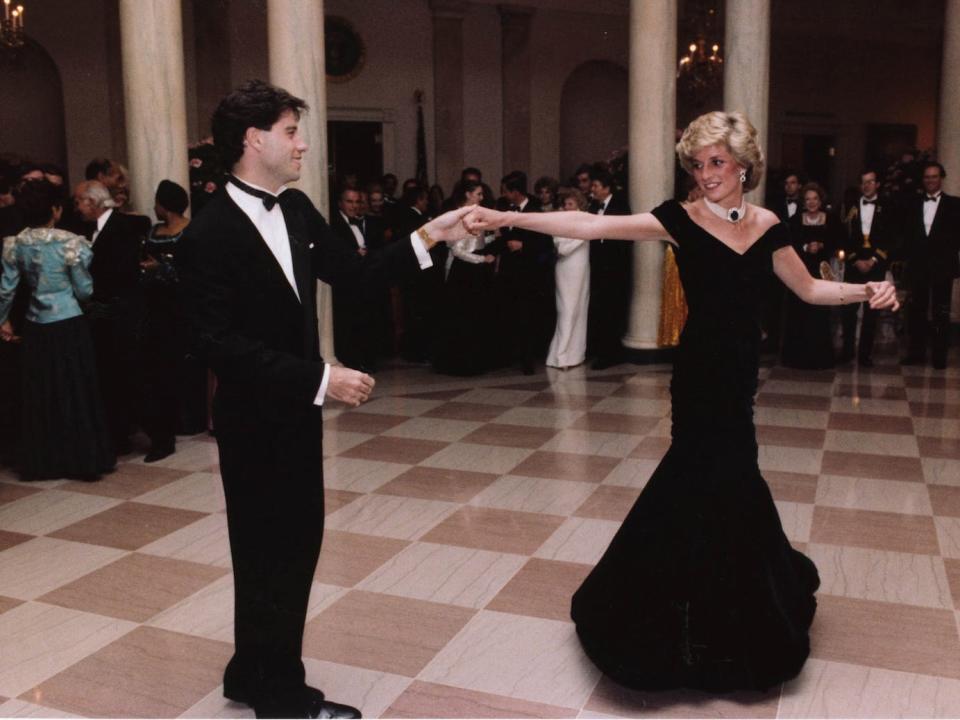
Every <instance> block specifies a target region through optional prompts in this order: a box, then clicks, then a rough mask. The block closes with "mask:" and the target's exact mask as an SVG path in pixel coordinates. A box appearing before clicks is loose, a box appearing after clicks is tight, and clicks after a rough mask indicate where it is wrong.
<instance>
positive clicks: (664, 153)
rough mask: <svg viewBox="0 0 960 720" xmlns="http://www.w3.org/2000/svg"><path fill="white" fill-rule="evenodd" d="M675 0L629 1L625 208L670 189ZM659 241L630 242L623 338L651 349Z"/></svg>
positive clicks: (649, 202) (646, 204) (655, 199)
mask: <svg viewBox="0 0 960 720" xmlns="http://www.w3.org/2000/svg"><path fill="white" fill-rule="evenodd" d="M676 57H677V2H676V0H657V1H656V2H650V0H631V2H630V128H629V135H630V208H631V210H633V212H645V211H648V210H650V209H651V208H653V207H655V206H657V205H659V204H660V203H661V202H663V201H664V200H666V199H667V198H669V197H671V196H672V194H673V169H674V145H675V142H676V141H675V138H674V135H675V132H676V131H675V126H676V116H677V103H676V97H677V70H676V64H675V61H676ZM662 285H663V245H662V244H661V243H659V242H642V243H636V244H635V245H634V248H633V302H632V303H631V305H630V320H629V324H628V326H627V335H626V337H624V339H623V344H624V345H625V346H626V347H628V348H631V349H634V350H641V351H644V350H655V349H656V348H657V329H658V327H659V324H660V294H661V288H662Z"/></svg>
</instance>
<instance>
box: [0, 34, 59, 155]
mask: <svg viewBox="0 0 960 720" xmlns="http://www.w3.org/2000/svg"><path fill="white" fill-rule="evenodd" d="M0 153H4V154H8V155H13V156H16V157H19V158H22V159H24V160H32V161H34V162H40V163H44V162H52V163H56V164H58V165H60V166H61V167H64V168H65V167H66V161H67V142H66V131H65V124H64V107H63V85H62V83H61V81H60V71H59V70H58V69H57V65H56V63H55V62H54V61H53V58H51V57H50V55H49V54H48V53H47V51H46V50H44V49H43V47H41V46H40V45H39V44H38V43H36V42H34V41H33V40H30V39H29V38H28V39H27V41H26V44H25V45H24V46H23V48H21V49H20V50H19V51H18V52H17V54H16V56H15V57H10V56H7V55H5V54H3V53H2V51H0Z"/></svg>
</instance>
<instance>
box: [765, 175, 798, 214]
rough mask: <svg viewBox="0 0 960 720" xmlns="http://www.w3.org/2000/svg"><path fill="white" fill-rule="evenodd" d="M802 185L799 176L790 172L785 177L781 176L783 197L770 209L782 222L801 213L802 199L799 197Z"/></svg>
mask: <svg viewBox="0 0 960 720" xmlns="http://www.w3.org/2000/svg"><path fill="white" fill-rule="evenodd" d="M802 185H803V183H801V182H800V176H799V175H798V174H797V173H795V172H793V171H792V170H788V171H787V173H786V175H784V176H783V197H782V198H781V199H780V201H779V202H777V204H776V205H775V206H774V207H772V208H770V209H771V210H773V211H774V212H775V213H776V214H777V217H779V218H780V219H781V220H783V221H784V222H787V221H788V220H789V219H790V218H792V217H793V216H794V215H796V214H797V213H798V212H803V198H801V197H800V188H801V187H802Z"/></svg>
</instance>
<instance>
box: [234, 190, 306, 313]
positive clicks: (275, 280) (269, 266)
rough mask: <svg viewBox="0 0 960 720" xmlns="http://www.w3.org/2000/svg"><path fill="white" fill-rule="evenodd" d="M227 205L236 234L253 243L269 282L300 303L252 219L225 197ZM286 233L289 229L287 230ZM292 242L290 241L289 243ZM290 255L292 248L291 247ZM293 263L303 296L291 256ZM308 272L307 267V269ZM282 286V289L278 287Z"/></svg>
mask: <svg viewBox="0 0 960 720" xmlns="http://www.w3.org/2000/svg"><path fill="white" fill-rule="evenodd" d="M227 205H228V207H229V208H230V214H231V216H232V217H233V220H234V223H235V224H236V228H237V235H238V236H239V237H245V238H248V239H249V241H250V242H251V243H252V244H253V247H254V250H255V252H256V253H257V255H259V256H260V257H261V258H262V261H263V267H264V269H265V271H266V273H267V274H268V275H269V277H270V283H271V285H272V286H274V288H275V289H277V290H278V291H279V292H280V294H283V295H285V296H286V297H287V298H288V299H290V300H292V301H293V302H295V303H297V304H300V301H299V300H298V299H297V293H296V292H294V290H293V287H292V286H291V285H290V281H289V280H287V276H286V273H284V272H283V268H282V267H280V263H279V262H277V258H276V256H275V255H274V254H273V252H272V251H271V250H270V246H269V245H267V241H266V240H264V239H263V235H261V234H260V231H259V230H257V226H256V225H254V224H253V221H252V220H251V219H250V218H249V217H247V214H246V213H245V212H243V210H241V209H240V208H239V207H238V206H237V204H236V203H235V202H233V200H230V199H229V198H227ZM287 232H288V234H289V232H290V230H289V229H288V230H287ZM291 244H292V243H291ZM291 255H293V253H292V249H291ZM293 259H294V263H293V269H294V278H296V279H297V292H299V293H300V297H301V298H303V288H302V287H301V283H300V279H299V277H298V276H297V263H296V256H293ZM307 271H308V272H309V268H308V269H307ZM281 287H282V289H280V288H281Z"/></svg>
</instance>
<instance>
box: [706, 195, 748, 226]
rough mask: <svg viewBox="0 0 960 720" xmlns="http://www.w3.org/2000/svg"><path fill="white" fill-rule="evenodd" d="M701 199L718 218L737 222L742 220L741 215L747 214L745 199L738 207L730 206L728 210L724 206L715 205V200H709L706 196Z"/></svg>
mask: <svg viewBox="0 0 960 720" xmlns="http://www.w3.org/2000/svg"><path fill="white" fill-rule="evenodd" d="M703 201H704V202H705V203H706V204H707V207H708V208H709V209H710V212H712V213H713V214H714V215H716V216H717V217H718V218H721V219H723V220H726V221H727V222H731V223H738V222H740V221H741V220H743V216H744V215H746V214H747V201H746V200H744V201H743V202H742V203H741V204H740V207H735V208H730V209H729V210H727V209H726V208H725V207H721V206H720V205H717V203H715V202H710V201H709V200H707V199H706V198H704V199H703Z"/></svg>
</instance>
